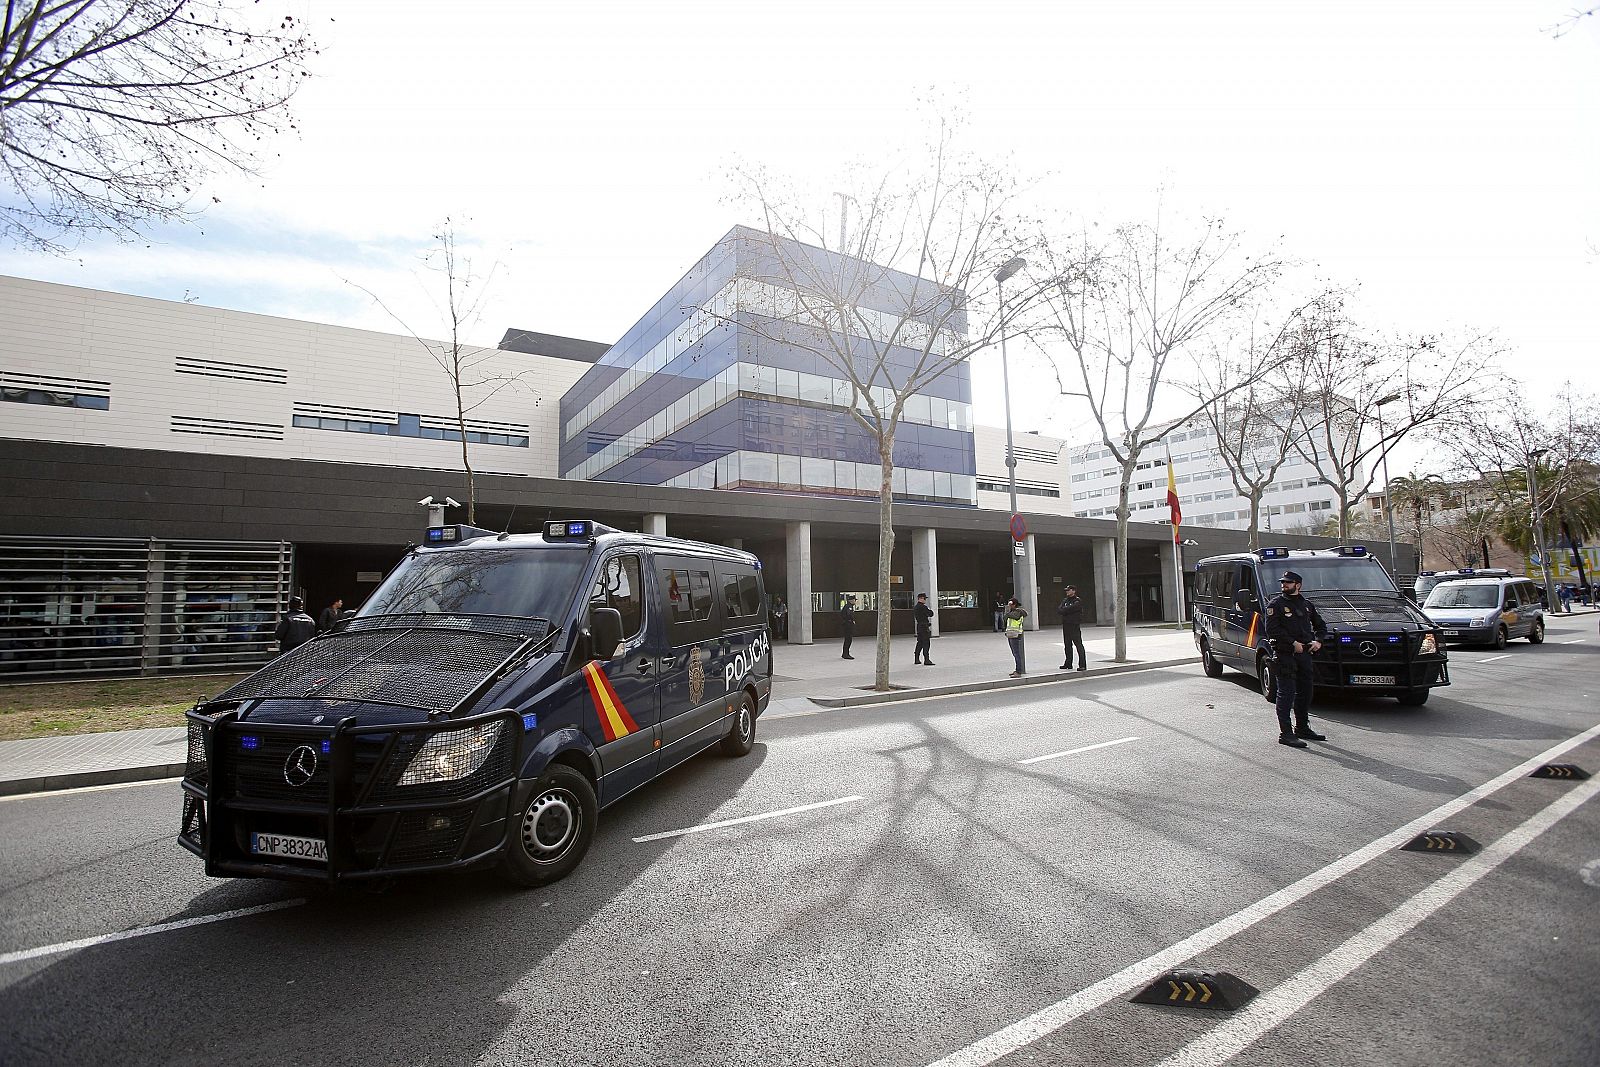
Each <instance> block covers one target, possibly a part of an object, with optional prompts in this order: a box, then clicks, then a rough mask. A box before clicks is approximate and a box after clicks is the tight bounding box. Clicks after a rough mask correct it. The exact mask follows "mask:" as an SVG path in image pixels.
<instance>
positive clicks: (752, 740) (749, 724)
mask: <svg viewBox="0 0 1600 1067" xmlns="http://www.w3.org/2000/svg"><path fill="white" fill-rule="evenodd" d="M755 746H756V699H755V697H753V696H751V695H750V691H749V690H748V689H747V690H745V692H744V694H743V695H742V696H741V698H740V700H739V710H738V711H736V712H734V715H733V725H732V726H730V727H729V728H728V733H727V736H726V737H724V738H723V739H722V754H723V755H724V756H748V755H749V754H750V750H751V749H752V748H755Z"/></svg>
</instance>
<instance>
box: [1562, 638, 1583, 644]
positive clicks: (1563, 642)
mask: <svg viewBox="0 0 1600 1067" xmlns="http://www.w3.org/2000/svg"><path fill="white" fill-rule="evenodd" d="M1586 640H1587V638H1583V637H1574V638H1573V639H1572V640H1570V641H1557V642H1556V644H1558V645H1581V644H1583V643H1584V641H1586Z"/></svg>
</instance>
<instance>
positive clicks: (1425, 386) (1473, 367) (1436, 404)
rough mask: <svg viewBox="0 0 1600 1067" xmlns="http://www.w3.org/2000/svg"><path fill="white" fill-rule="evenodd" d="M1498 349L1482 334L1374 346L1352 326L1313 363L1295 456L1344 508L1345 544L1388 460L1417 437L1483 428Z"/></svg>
mask: <svg viewBox="0 0 1600 1067" xmlns="http://www.w3.org/2000/svg"><path fill="white" fill-rule="evenodd" d="M1499 352H1500V350H1499V346H1498V345H1497V344H1496V343H1495V341H1494V340H1493V339H1492V338H1490V337H1488V336H1487V335H1483V334H1472V335H1468V336H1466V337H1465V338H1453V339H1452V338H1445V337H1437V336H1425V337H1418V338H1413V339H1409V340H1405V341H1373V340H1369V339H1367V338H1365V337H1362V336H1360V335H1359V333H1358V331H1357V329H1356V327H1355V325H1354V324H1353V323H1351V322H1349V320H1346V321H1345V323H1344V324H1343V327H1342V328H1341V329H1338V330H1333V331H1330V332H1328V333H1327V334H1326V335H1325V336H1324V337H1323V338H1322V339H1321V342H1320V343H1319V344H1318V345H1317V346H1316V348H1315V349H1314V350H1313V351H1312V352H1310V353H1309V354H1308V358H1307V370H1308V373H1307V378H1306V388H1305V393H1304V396H1303V397H1302V402H1301V403H1300V405H1299V407H1298V409H1297V410H1296V412H1295V426H1296V432H1295V435H1294V446H1295V451H1296V452H1297V453H1298V454H1299V455H1300V457H1301V458H1302V459H1303V460H1305V461H1306V462H1307V463H1308V464H1310V465H1311V466H1313V467H1314V468H1316V480H1317V482H1318V483H1320V484H1322V485H1326V486H1328V487H1329V488H1330V489H1332V490H1333V492H1334V495H1335V496H1336V497H1337V498H1338V500H1339V508H1338V515H1339V526H1338V535H1337V536H1339V537H1341V538H1348V537H1349V536H1350V514H1351V506H1352V502H1354V501H1359V500H1361V499H1362V498H1364V497H1365V496H1366V495H1367V493H1369V492H1370V491H1371V490H1372V487H1373V484H1374V483H1375V482H1376V481H1377V480H1378V479H1379V478H1380V477H1381V475H1382V470H1383V465H1384V460H1385V458H1386V457H1387V456H1388V455H1389V454H1390V453H1391V452H1393V451H1394V449H1395V448H1396V447H1397V446H1398V445H1399V444H1400V443H1401V442H1402V441H1405V440H1407V439H1408V438H1410V437H1412V436H1413V435H1415V434H1416V433H1417V432H1418V431H1419V430H1422V429H1424V428H1426V427H1430V426H1443V425H1447V424H1448V425H1452V426H1456V425H1459V426H1468V425H1472V424H1475V423H1477V422H1481V421H1482V416H1483V414H1484V412H1485V411H1486V410H1487V409H1488V407H1489V406H1490V405H1491V401H1490V399H1489V398H1490V396H1492V395H1493V391H1494V390H1495V389H1496V388H1497V387H1498V384H1499V379H1498V376H1497V373H1496V371H1495V362H1496V360H1497V359H1498V357H1499Z"/></svg>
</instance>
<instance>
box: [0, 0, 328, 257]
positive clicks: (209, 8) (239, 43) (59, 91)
mask: <svg viewBox="0 0 1600 1067" xmlns="http://www.w3.org/2000/svg"><path fill="white" fill-rule="evenodd" d="M0 32H3V36H0V173H3V174H4V176H5V182H6V184H7V185H9V186H10V187H11V189H12V190H13V191H14V193H15V194H16V196H15V198H14V199H9V200H8V202H6V203H4V204H0V233H3V234H4V236H5V238H6V239H7V240H9V241H10V242H12V243H13V244H15V245H17V246H19V247H27V248H34V249H38V250H41V251H47V252H52V253H57V254H61V253H65V252H67V251H69V250H70V249H71V247H72V246H73V245H74V244H75V243H76V242H77V241H78V240H80V239H81V238H83V237H84V236H86V235H88V234H89V233H92V232H106V233H110V234H113V235H114V236H116V237H117V238H119V239H121V240H130V239H132V238H134V237H136V236H137V234H138V229H139V227H140V226H141V225H142V224H144V223H146V222H148V221H150V220H152V219H176V218H182V217H185V216H186V215H187V214H188V213H189V209H188V205H189V202H190V200H191V197H192V196H193V194H194V191H195V186H196V185H198V184H199V183H200V181H201V180H202V179H203V178H205V177H206V176H207V175H209V174H211V173H212V172H214V171H229V170H232V171H241V172H244V173H253V172H254V167H255V166H256V164H257V162H258V159H257V153H258V152H259V150H260V148H261V146H262V144H263V143H264V142H265V141H266V140H267V139H268V138H269V137H270V136H272V135H274V134H278V133H281V132H283V131H285V130H289V129H293V128H294V121H293V118H292V116H291V115H290V113H289V110H288V103H289V100H290V98H291V97H293V96H294V94H295V90H296V89H297V88H298V87H299V85H300V83H301V80H302V79H303V78H304V77H305V76H306V75H307V73H308V72H307V70H306V69H305V63H306V60H307V59H309V57H310V56H312V55H313V54H315V53H316V47H315V45H314V43H313V42H312V39H311V37H310V35H309V34H308V33H307V32H306V31H305V29H304V27H303V26H302V25H301V24H300V23H298V22H297V21H296V20H295V19H294V18H293V17H292V16H289V15H284V16H282V17H281V18H263V17H262V16H261V15H260V14H259V8H255V9H252V8H251V7H248V6H246V5H243V4H234V3H230V2H228V0H6V9H5V22H4V26H3V28H0Z"/></svg>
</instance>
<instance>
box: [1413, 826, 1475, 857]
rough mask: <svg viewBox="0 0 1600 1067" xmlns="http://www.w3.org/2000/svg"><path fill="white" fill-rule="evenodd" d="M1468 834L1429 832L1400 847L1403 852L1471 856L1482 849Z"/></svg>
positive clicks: (1444, 831) (1450, 831) (1448, 831)
mask: <svg viewBox="0 0 1600 1067" xmlns="http://www.w3.org/2000/svg"><path fill="white" fill-rule="evenodd" d="M1482 847H1483V846H1482V845H1479V844H1478V843H1477V842H1476V841H1474V840H1473V839H1472V838H1470V837H1468V836H1467V835H1466V834H1462V833H1457V832H1456V831H1454V830H1429V831H1428V832H1427V833H1425V834H1418V835H1417V836H1416V837H1413V838H1412V839H1411V840H1410V841H1408V842H1406V843H1405V844H1403V845H1401V846H1400V851H1401V852H1435V853H1441V854H1448V855H1452V856H1470V855H1472V854H1473V853H1474V852H1476V851H1478V849H1480V848H1482Z"/></svg>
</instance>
